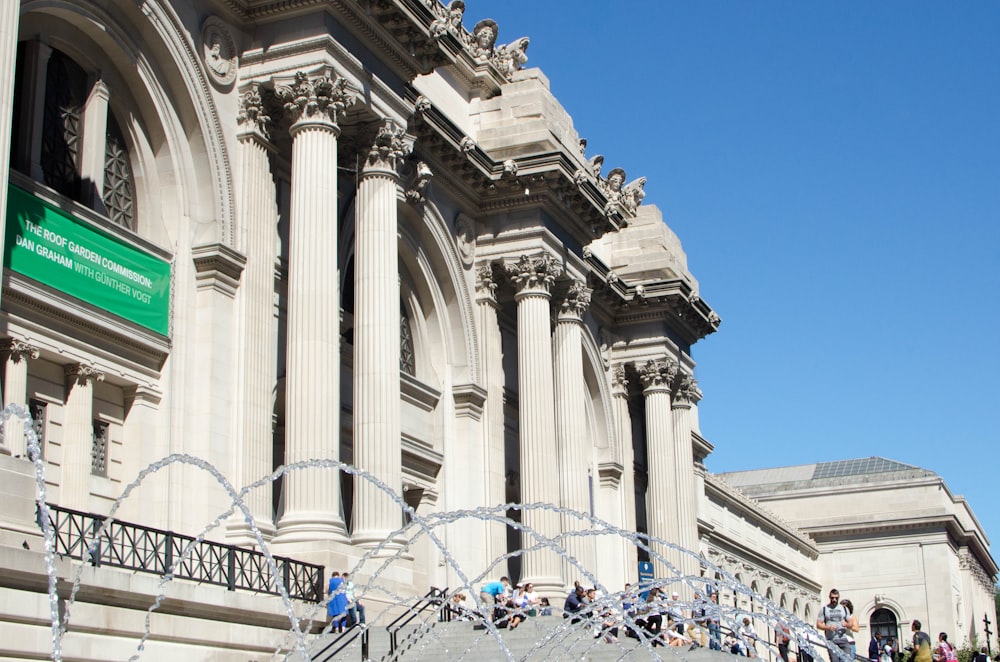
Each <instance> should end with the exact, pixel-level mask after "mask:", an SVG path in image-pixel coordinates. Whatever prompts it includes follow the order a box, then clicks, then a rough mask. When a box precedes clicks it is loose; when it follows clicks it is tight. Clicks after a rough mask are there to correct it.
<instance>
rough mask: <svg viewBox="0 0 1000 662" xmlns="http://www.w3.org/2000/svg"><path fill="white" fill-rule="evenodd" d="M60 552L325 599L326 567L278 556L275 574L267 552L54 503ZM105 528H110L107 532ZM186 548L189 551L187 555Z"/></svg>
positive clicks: (51, 511) (141, 569)
mask: <svg viewBox="0 0 1000 662" xmlns="http://www.w3.org/2000/svg"><path fill="white" fill-rule="evenodd" d="M48 509H49V521H50V522H51V525H52V531H53V534H54V543H55V552H56V554H59V555H60V556H66V557H69V558H72V559H76V560H79V561H87V562H88V563H90V564H91V565H93V566H95V567H99V566H102V565H106V566H111V567H115V568H125V569H128V570H135V571H137V572H148V573H151V574H156V575H165V574H167V573H168V572H171V573H172V577H174V578H176V579H190V580H194V581H197V582H201V583H206V584H214V585H216V586H225V587H226V588H227V589H228V590H230V591H234V590H236V589H246V590H249V591H254V592H256V593H265V594H268V595H281V591H280V587H282V586H283V587H284V588H285V590H286V591H287V593H288V596H289V597H290V598H292V599H296V600H306V601H309V602H321V601H322V600H323V597H324V593H323V590H322V588H323V575H324V569H323V566H320V565H315V564H312V563H303V562H302V561H296V560H294V559H290V558H286V557H283V556H272V558H273V559H274V563H275V567H276V568H277V570H278V575H277V576H275V575H274V574H273V572H272V570H271V567H270V566H269V565H268V563H267V560H266V556H265V555H264V553H263V552H258V551H255V550H252V549H245V548H243V547H239V546H237V545H226V544H223V543H218V542H211V541H207V540H198V539H196V538H193V537H191V536H186V535H183V534H180V533H174V532H173V531H165V530H163V529H154V528H152V527H148V526H142V525H139V524H134V523H131V522H125V521H122V520H119V519H113V520H112V521H111V522H108V523H107V526H106V527H105V522H107V519H108V518H107V517H105V516H103V515H94V514H92V513H84V512H81V511H78V510H71V509H69V508H63V507H62V506H55V505H52V504H48ZM102 528H103V529H104V531H103V533H102V531H101V530H102ZM185 550H187V553H186V554H185Z"/></svg>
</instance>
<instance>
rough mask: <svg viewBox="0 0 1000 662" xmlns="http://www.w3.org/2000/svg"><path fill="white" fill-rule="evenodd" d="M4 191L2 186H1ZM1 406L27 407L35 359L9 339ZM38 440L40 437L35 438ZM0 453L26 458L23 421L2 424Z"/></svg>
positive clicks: (31, 349)
mask: <svg viewBox="0 0 1000 662" xmlns="http://www.w3.org/2000/svg"><path fill="white" fill-rule="evenodd" d="M4 190H6V189H4ZM4 344H5V345H6V346H5V347H4V348H3V351H2V354H3V356H4V358H5V359H6V360H5V361H4V389H3V406H4V407H6V406H7V405H9V404H19V405H21V406H23V407H24V408H25V409H27V407H28V359H37V358H38V354H39V352H38V348H36V347H32V346H31V345H29V344H28V343H26V342H24V341H21V340H15V339H14V338H11V339H9V340H7V341H5V343H4ZM39 441H40V440H39ZM0 454H2V455H11V456H13V457H24V458H27V457H28V440H27V439H26V438H25V436H24V422H23V421H22V420H21V419H20V418H11V419H9V420H8V421H7V423H6V424H5V425H4V430H3V439H2V440H0Z"/></svg>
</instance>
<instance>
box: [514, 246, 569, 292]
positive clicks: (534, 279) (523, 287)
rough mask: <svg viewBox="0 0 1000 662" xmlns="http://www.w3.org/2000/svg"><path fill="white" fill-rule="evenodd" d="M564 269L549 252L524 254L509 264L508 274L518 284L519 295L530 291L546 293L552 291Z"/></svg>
mask: <svg viewBox="0 0 1000 662" xmlns="http://www.w3.org/2000/svg"><path fill="white" fill-rule="evenodd" d="M561 273H562V269H561V268H560V267H559V265H558V264H556V260H555V259H554V258H553V257H552V256H551V255H549V254H548V253H540V254H538V255H532V256H528V255H522V256H521V258H520V259H519V260H518V261H517V262H515V263H513V264H508V265H507V275H509V276H510V278H511V280H512V281H513V282H514V284H515V285H516V286H517V293H518V295H521V294H528V293H544V294H546V295H548V294H549V293H550V292H551V291H552V284H553V283H554V282H555V280H556V277H557V276H559V275H560V274H561Z"/></svg>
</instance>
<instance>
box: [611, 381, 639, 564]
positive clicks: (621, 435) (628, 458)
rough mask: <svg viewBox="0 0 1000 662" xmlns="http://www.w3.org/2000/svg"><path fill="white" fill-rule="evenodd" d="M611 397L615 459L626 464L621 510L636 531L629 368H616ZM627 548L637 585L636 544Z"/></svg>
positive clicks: (627, 544) (624, 522) (627, 559)
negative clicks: (616, 433) (615, 439)
mask: <svg viewBox="0 0 1000 662" xmlns="http://www.w3.org/2000/svg"><path fill="white" fill-rule="evenodd" d="M611 396H612V407H613V408H614V414H615V427H616V431H617V432H618V446H617V448H615V459H616V460H618V461H619V462H621V465H622V484H621V505H620V507H621V509H622V519H621V521H622V528H623V529H625V530H626V531H635V454H634V451H633V449H632V417H631V415H630V414H629V408H628V378H627V377H626V376H625V366H623V365H616V366H615V367H613V368H612V369H611ZM623 544H624V546H625V556H624V558H625V564H626V568H625V578H626V581H629V582H633V583H634V582H635V580H636V579H637V578H638V577H637V575H636V572H637V571H636V568H637V564H638V561H639V558H638V556H637V555H636V551H635V545H634V544H632V542H631V541H628V540H626V541H623Z"/></svg>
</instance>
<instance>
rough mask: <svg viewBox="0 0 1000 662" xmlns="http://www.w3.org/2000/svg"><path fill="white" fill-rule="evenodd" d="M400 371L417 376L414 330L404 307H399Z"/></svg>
mask: <svg viewBox="0 0 1000 662" xmlns="http://www.w3.org/2000/svg"><path fill="white" fill-rule="evenodd" d="M399 369H400V371H402V372H405V373H406V374H408V375H410V376H411V377H415V376H416V375H417V363H416V358H415V355H414V353H413V329H411V328H410V319H409V318H408V317H407V316H406V309H405V308H403V306H402V305H400V306H399Z"/></svg>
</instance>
